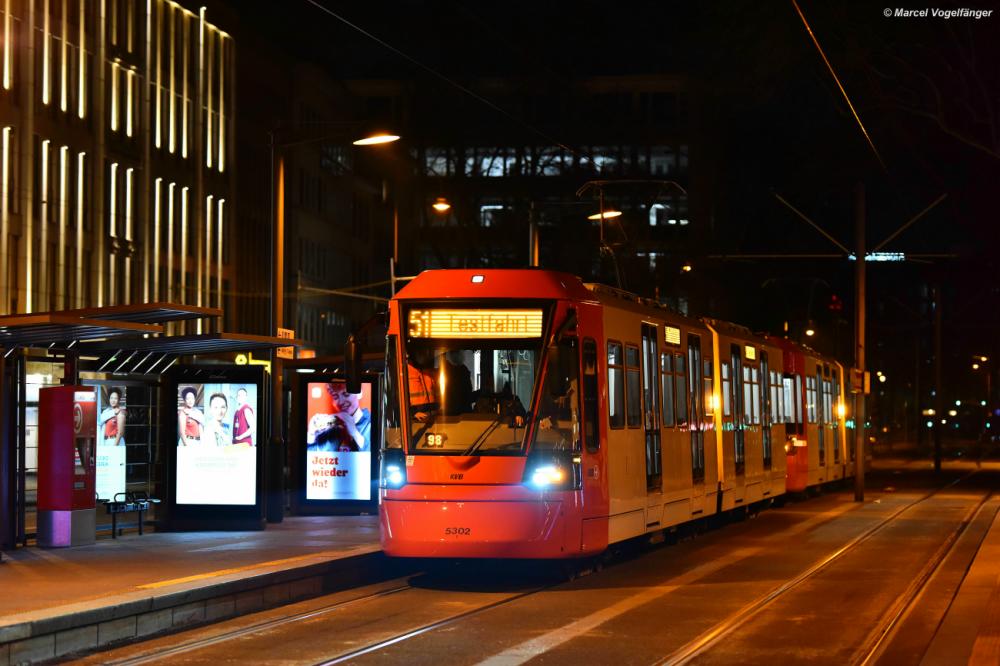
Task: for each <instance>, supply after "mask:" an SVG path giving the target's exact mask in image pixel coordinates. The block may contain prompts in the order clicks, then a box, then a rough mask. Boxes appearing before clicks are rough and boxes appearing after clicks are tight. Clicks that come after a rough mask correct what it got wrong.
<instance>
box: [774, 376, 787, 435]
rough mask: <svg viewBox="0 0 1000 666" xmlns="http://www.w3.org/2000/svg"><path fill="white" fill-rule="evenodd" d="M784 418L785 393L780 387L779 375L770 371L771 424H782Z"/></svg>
mask: <svg viewBox="0 0 1000 666" xmlns="http://www.w3.org/2000/svg"><path fill="white" fill-rule="evenodd" d="M786 420H787V419H786V418H785V392H784V390H783V389H782V385H781V375H780V374H778V373H777V372H776V371H774V370H772V371H771V422H772V423H784V422H785V421H786Z"/></svg>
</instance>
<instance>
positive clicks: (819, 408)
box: [813, 365, 826, 466]
mask: <svg viewBox="0 0 1000 666" xmlns="http://www.w3.org/2000/svg"><path fill="white" fill-rule="evenodd" d="M813 401H814V404H815V405H816V406H815V407H814V410H815V412H814V413H815V414H816V432H817V433H819V434H818V435H817V441H818V442H819V447H818V449H819V464H820V466H823V465H825V464H826V438H825V435H826V432H825V431H826V423H825V422H824V421H825V418H826V382H824V381H823V369H822V367H820V366H818V365H817V366H816V392H815V393H814V394H813Z"/></svg>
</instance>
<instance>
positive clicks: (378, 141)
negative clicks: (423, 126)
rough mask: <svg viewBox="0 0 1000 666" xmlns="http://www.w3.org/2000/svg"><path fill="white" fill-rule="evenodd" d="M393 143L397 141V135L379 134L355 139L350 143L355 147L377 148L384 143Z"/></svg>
mask: <svg viewBox="0 0 1000 666" xmlns="http://www.w3.org/2000/svg"><path fill="white" fill-rule="evenodd" d="M394 141H399V135H397V134H384V133H379V134H372V135H370V136H366V137H363V138H361V139H355V140H354V141H352V142H351V143H353V144H354V145H355V146H379V145H382V144H384V143H393V142H394Z"/></svg>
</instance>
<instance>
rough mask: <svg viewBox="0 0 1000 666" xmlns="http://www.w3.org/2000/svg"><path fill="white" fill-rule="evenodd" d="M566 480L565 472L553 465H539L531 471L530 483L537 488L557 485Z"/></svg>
mask: <svg viewBox="0 0 1000 666" xmlns="http://www.w3.org/2000/svg"><path fill="white" fill-rule="evenodd" d="M565 480H566V472H564V471H563V470H562V469H560V468H559V467H556V466H555V465H541V466H539V467H536V468H535V469H534V471H533V472H532V473H531V485H533V486H534V487H536V488H538V489H540V490H541V489H544V488H552V487H555V486H559V485H561V484H562V482H563V481H565Z"/></svg>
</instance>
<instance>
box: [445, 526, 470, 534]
mask: <svg viewBox="0 0 1000 666" xmlns="http://www.w3.org/2000/svg"><path fill="white" fill-rule="evenodd" d="M471 534H472V528H469V527H446V528H444V535H445V536H469V535H471Z"/></svg>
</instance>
